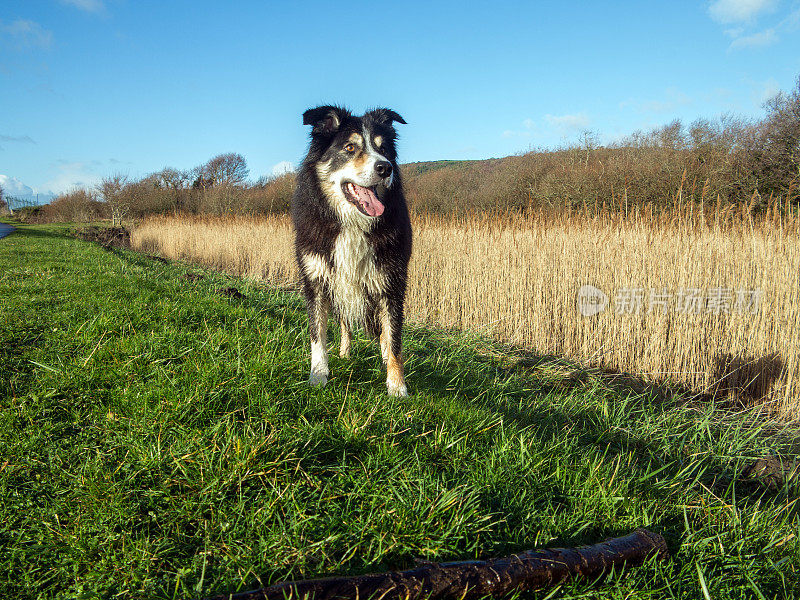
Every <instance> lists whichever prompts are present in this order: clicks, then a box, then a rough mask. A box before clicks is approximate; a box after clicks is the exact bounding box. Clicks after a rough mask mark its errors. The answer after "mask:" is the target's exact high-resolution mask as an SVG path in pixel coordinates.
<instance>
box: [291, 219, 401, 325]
mask: <svg viewBox="0 0 800 600" xmlns="http://www.w3.org/2000/svg"><path fill="white" fill-rule="evenodd" d="M331 259H332V261H333V268H330V267H329V265H328V263H327V261H325V260H324V259H323V258H322V257H321V256H320V255H318V254H306V255H305V256H304V257H303V267H304V270H305V272H306V275H307V276H308V277H309V278H310V279H312V280H320V279H323V280H325V282H326V283H327V284H328V287H329V289H330V290H331V294H332V296H333V304H334V306H335V307H336V310H337V312H338V313H339V315H340V316H341V317H342V318H343V319H344V320H345V321H347V322H348V323H349V324H351V325H355V324H357V323H363V321H364V318H365V317H366V314H367V294H369V295H372V296H373V297H375V296H378V295H380V293H381V292H382V291H383V290H384V288H385V282H386V280H385V277H384V274H383V273H382V272H381V270H380V269H378V266H377V264H376V263H375V253H374V251H373V249H372V246H370V244H369V242H368V241H367V237H366V232H365V231H364V229H363V228H361V227H353V226H350V227H343V228H342V229H341V231H340V232H339V235H338V236H337V237H336V241H335V242H334V245H333V254H332V256H331Z"/></svg>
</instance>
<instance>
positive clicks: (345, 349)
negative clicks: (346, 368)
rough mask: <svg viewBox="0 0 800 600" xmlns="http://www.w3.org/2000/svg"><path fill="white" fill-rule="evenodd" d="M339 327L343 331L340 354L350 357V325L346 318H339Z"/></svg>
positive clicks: (343, 356)
mask: <svg viewBox="0 0 800 600" xmlns="http://www.w3.org/2000/svg"><path fill="white" fill-rule="evenodd" d="M339 327H340V329H341V331H342V337H341V342H340V343H339V356H341V357H342V358H350V327H348V325H347V322H346V321H345V320H344V319H340V320H339Z"/></svg>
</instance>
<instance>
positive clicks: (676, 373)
mask: <svg viewBox="0 0 800 600" xmlns="http://www.w3.org/2000/svg"><path fill="white" fill-rule="evenodd" d="M640 208H641V207H637V208H636V210H635V211H634V210H631V213H630V214H629V215H627V216H626V215H625V213H623V212H620V211H612V210H604V211H601V212H599V213H595V214H594V215H592V214H585V213H584V212H582V211H574V212H572V213H567V212H566V211H560V212H558V213H533V214H531V215H529V216H508V215H491V214H488V215H476V216H472V217H469V218H464V219H455V218H453V219H443V218H435V217H426V216H417V217H416V218H415V219H414V253H413V256H412V259H411V265H410V273H409V290H408V295H407V302H406V314H407V317H408V319H409V320H411V321H413V322H415V323H418V324H424V325H428V326H434V327H445V328H457V329H461V330H469V331H479V332H481V333H483V334H485V335H488V336H491V337H493V338H494V339H496V340H499V341H503V342H506V343H511V344H519V345H522V346H525V347H527V348H530V349H532V350H534V351H537V352H540V353H553V354H556V355H558V356H562V357H568V358H570V359H573V360H576V361H579V362H581V364H585V365H589V366H595V367H601V368H604V369H610V370H614V371H618V372H623V373H635V374H639V375H646V376H647V377H648V378H649V379H650V380H651V381H653V382H659V383H661V382H671V383H674V384H681V385H684V386H685V387H687V388H689V389H691V390H694V391H696V392H699V393H704V394H711V395H716V396H718V397H726V396H733V397H736V398H737V399H739V400H744V401H746V402H753V401H757V402H763V403H769V404H770V405H771V406H772V407H773V408H774V409H776V410H777V411H778V412H781V413H783V414H784V415H786V416H789V417H792V418H800V292H799V291H800V251H798V248H800V244H799V242H800V218H798V216H797V215H795V214H794V213H792V214H788V215H787V214H783V213H781V212H780V210H779V207H777V206H775V207H773V208H774V210H773V211H772V212H770V213H766V214H760V215H753V214H751V213H750V212H749V211H748V210H747V207H742V208H741V210H739V211H737V212H732V211H731V210H722V209H720V207H717V209H716V210H710V209H709V207H708V206H706V207H705V210H706V213H704V212H703V207H701V206H694V205H691V204H687V206H686V207H685V208H684V209H681V210H677V209H676V210H672V211H668V212H666V213H663V214H658V213H655V212H653V211H652V210H651V209H652V207H650V208H649V209H648V208H647V207H645V208H643V209H641V210H640ZM131 240H132V243H133V245H134V247H135V248H137V249H140V250H143V251H146V252H155V253H157V254H160V255H162V256H165V257H168V258H178V259H184V260H190V261H193V262H197V263H200V264H203V265H206V266H210V267H213V268H215V269H219V270H223V271H225V272H227V273H229V274H233V275H241V276H246V277H252V278H256V279H261V280H264V281H268V282H272V283H289V282H294V281H296V280H297V274H296V272H295V258H294V247H293V234H292V231H291V224H290V222H289V219H288V217H269V218H216V219H215V218H199V219H191V218H187V217H180V218H174V217H164V218H153V219H149V220H146V221H144V222H143V223H142V224H140V225H139V226H138V227H136V228H135V229H134V231H133V232H132V236H131ZM587 284H588V285H592V286H595V287H596V288H597V289H599V290H601V291H602V292H603V293H605V294H606V296H607V298H608V305H607V307H606V309H605V310H604V311H603V312H601V313H599V314H596V315H594V316H591V317H584V316H581V315H580V314H579V312H578V306H577V299H578V291H579V290H580V289H581V287H582V286H584V285H587ZM754 294H759V296H758V300H753V298H754ZM692 297H693V298H694V299H693V300H690V298H692ZM740 300H742V301H744V302H743V304H742V306H739V302H740ZM750 302H752V305H748V303H750Z"/></svg>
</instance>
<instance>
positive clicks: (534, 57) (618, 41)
mask: <svg viewBox="0 0 800 600" xmlns="http://www.w3.org/2000/svg"><path fill="white" fill-rule="evenodd" d="M798 75H800V2H798V1H788V0H714V1H713V2H680V1H673V2H655V3H649V2H648V3H642V2H614V3H606V2H603V3H599V2H598V3H564V4H561V3H552V2H547V3H545V2H541V3H538V2H502V1H495V2H485V3H479V2H475V3H470V2H464V0H461V1H459V2H435V1H428V2H404V3H374V2H364V3H362V2H355V1H351V2H340V3H328V2H310V1H308V2H291V3H272V2H207V1H203V0H194V1H191V2H188V1H174V2H170V1H159V2H153V1H134V0H0V185H3V186H4V187H5V188H6V189H7V191H8V192H11V193H18V194H23V193H25V192H26V191H28V188H30V189H32V190H34V191H38V192H42V193H43V192H47V191H53V192H56V193H58V192H63V191H65V190H67V189H69V188H70V187H72V186H75V185H91V184H92V183H94V182H96V181H97V180H98V179H99V178H100V177H102V176H104V175H108V174H111V173H115V172H121V173H124V174H127V175H129V176H131V177H139V176H142V175H145V174H147V173H149V172H152V171H155V170H159V169H161V168H162V167H165V166H172V167H175V168H179V169H188V168H191V167H193V166H195V165H197V164H200V163H202V162H205V161H206V160H208V159H209V158H210V157H212V156H213V155H215V154H219V153H222V152H231V151H235V152H240V153H241V154H243V155H244V156H245V157H246V158H247V161H248V164H249V166H250V171H251V177H252V178H253V179H255V178H257V177H258V176H260V175H270V174H272V173H273V171H274V170H280V169H281V168H282V167H281V165H284V164H286V163H292V164H297V163H298V162H299V161H300V159H301V158H302V156H303V154H304V152H305V149H306V144H307V128H305V127H303V126H302V124H301V115H302V113H303V111H304V110H305V109H306V108H309V107H312V106H316V105H318V104H325V103H340V104H344V105H346V106H349V107H350V108H352V109H353V110H355V111H358V112H361V111H363V110H364V109H365V108H368V107H374V106H387V107H389V108H392V109H394V110H396V111H398V112H399V113H400V114H401V115H403V117H404V118H405V119H406V121H408V125H405V126H402V125H400V126H398V128H399V129H400V136H401V138H400V159H401V160H402V161H403V162H408V161H417V160H435V159H444V158H450V159H456V158H458V159H464V158H487V157H495V156H505V155H509V154H514V153H517V152H520V151H524V150H526V149H529V148H532V147H553V146H556V145H558V144H560V143H563V142H565V141H572V140H575V139H577V138H578V136H579V134H580V132H581V131H583V130H591V131H593V132H596V133H597V134H598V135H599V138H600V140H601V141H612V140H614V139H616V138H618V137H620V136H622V135H625V134H628V133H631V132H632V131H634V130H636V129H644V128H650V127H652V126H656V125H660V124H663V123H667V122H669V121H671V120H672V119H674V118H681V119H683V120H684V121H685V122H687V123H689V122H691V121H692V120H694V119H695V118H698V117H709V118H713V117H716V116H719V115H720V114H721V113H724V112H734V113H737V114H740V115H743V116H759V115H761V114H763V108H762V104H763V102H764V100H765V99H766V98H768V97H769V96H770V95H772V94H774V93H775V92H777V91H778V90H780V89H783V90H786V91H788V90H790V89H792V88H793V87H794V85H795V82H796V79H797V77H798Z"/></svg>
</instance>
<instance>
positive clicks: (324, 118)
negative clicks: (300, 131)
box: [303, 106, 350, 135]
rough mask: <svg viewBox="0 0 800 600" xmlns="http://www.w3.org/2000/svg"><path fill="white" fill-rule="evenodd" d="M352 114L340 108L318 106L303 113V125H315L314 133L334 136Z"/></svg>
mask: <svg viewBox="0 0 800 600" xmlns="http://www.w3.org/2000/svg"><path fill="white" fill-rule="evenodd" d="M348 116H350V113H349V112H347V111H346V110H345V109H343V108H340V107H338V106H318V107H317V108H309V109H308V110H307V111H306V112H304V113H303V125H313V126H314V128H313V129H312V130H311V131H312V132H313V133H320V134H323V135H333V134H334V133H336V132H337V131H338V130H339V126H340V125H341V124H342V121H344V120H345V119H346V118H347V117H348Z"/></svg>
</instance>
